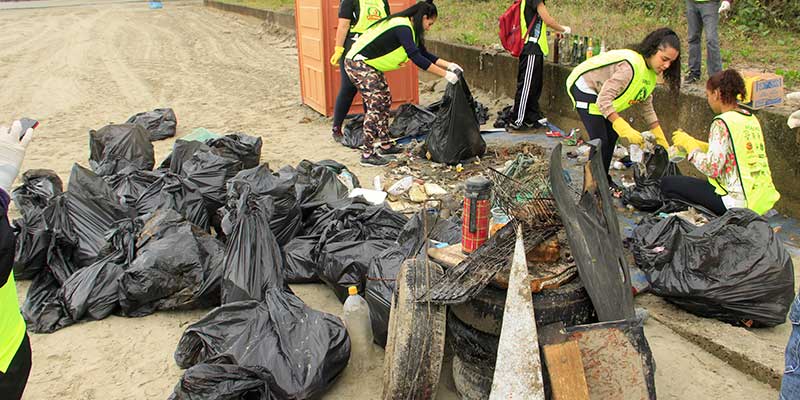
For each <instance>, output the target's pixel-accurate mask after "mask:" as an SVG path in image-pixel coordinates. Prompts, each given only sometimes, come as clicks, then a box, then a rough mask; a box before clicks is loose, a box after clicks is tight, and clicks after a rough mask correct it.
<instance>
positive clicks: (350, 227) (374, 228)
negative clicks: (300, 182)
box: [305, 198, 408, 248]
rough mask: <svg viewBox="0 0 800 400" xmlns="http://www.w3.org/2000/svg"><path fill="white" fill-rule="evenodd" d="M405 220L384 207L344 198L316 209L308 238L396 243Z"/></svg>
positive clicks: (321, 241)
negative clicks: (388, 241) (318, 237)
mask: <svg viewBox="0 0 800 400" xmlns="http://www.w3.org/2000/svg"><path fill="white" fill-rule="evenodd" d="M407 221H408V219H407V218H406V217H405V216H404V215H403V214H400V213H398V212H396V211H393V210H391V209H390V208H388V207H386V206H384V205H373V204H370V203H368V202H367V201H366V200H364V199H363V198H347V199H342V200H340V201H337V202H332V203H330V204H326V205H325V206H322V207H319V209H317V210H316V211H315V212H314V213H313V214H312V215H311V216H310V217H309V219H308V221H307V224H306V228H305V232H306V234H307V235H319V236H320V244H319V245H318V246H317V247H318V248H321V247H322V246H324V245H325V244H327V243H332V242H343V241H358V240H396V239H397V236H398V235H399V234H400V231H401V230H402V229H403V225H405V223H406V222H407Z"/></svg>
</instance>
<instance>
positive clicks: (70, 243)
mask: <svg viewBox="0 0 800 400" xmlns="http://www.w3.org/2000/svg"><path fill="white" fill-rule="evenodd" d="M68 209H69V201H68V200H67V193H62V194H61V195H59V196H56V197H55V198H53V200H52V201H51V202H50V205H49V206H47V208H45V209H44V219H45V224H46V229H47V234H48V235H50V243H49V245H48V247H47V257H46V258H47V261H46V268H45V270H47V271H48V272H49V273H50V275H52V278H53V279H55V280H56V281H57V283H58V287H60V286H61V284H62V283H63V282H64V281H65V280H67V278H69V277H70V275H72V274H73V273H75V271H77V270H78V269H80V267H79V266H78V261H77V254H78V237H77V235H76V234H75V233H74V232H73V227H72V220H71V218H70V217H69V211H68Z"/></svg>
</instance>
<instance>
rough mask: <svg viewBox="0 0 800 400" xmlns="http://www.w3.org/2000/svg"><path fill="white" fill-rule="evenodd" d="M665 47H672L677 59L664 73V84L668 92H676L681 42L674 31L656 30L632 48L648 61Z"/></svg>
mask: <svg viewBox="0 0 800 400" xmlns="http://www.w3.org/2000/svg"><path fill="white" fill-rule="evenodd" d="M665 47H672V48H673V49H675V50H678V58H676V59H675V61H673V62H672V64H670V65H669V68H667V70H666V71H664V82H666V84H667V86H668V87H669V89H670V90H672V91H678V90H680V88H681V40H680V38H678V34H677V33H675V31H673V30H672V29H669V28H660V29H656V30H654V31H652V32H650V33H649V34H648V35H647V36H646V37H645V38H644V40H642V42H641V43H639V44H638V45H635V46H633V47H632V48H633V50H636V52H637V53H639V54H641V55H642V57H644V58H645V59H648V58H650V57H652V56H653V54H656V52H658V50H661V49H664V48H665Z"/></svg>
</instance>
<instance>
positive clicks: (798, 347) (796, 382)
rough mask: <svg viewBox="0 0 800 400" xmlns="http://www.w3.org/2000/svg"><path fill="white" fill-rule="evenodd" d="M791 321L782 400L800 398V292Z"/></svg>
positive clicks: (793, 304)
mask: <svg viewBox="0 0 800 400" xmlns="http://www.w3.org/2000/svg"><path fill="white" fill-rule="evenodd" d="M789 322H790V323H791V324H792V332H791V333H790V334H789V343H787V344H786V355H785V357H786V358H785V368H784V370H783V379H782V380H781V397H780V400H792V399H800V294H798V295H797V297H795V298H794V302H792V308H791V309H790V310H789Z"/></svg>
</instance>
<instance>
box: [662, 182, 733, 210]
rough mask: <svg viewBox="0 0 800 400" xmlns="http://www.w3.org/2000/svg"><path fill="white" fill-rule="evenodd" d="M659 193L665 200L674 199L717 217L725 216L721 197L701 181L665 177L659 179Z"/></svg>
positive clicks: (709, 185) (711, 187)
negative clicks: (710, 212)
mask: <svg viewBox="0 0 800 400" xmlns="http://www.w3.org/2000/svg"><path fill="white" fill-rule="evenodd" d="M661 193H662V195H663V196H664V199H665V200H666V199H674V200H680V201H682V202H684V203H688V204H697V205H699V206H703V207H705V208H707V209H708V210H709V211H712V212H714V214H717V215H722V214H725V211H727V208H725V203H723V202H722V197H720V195H718V194H717V193H716V192H714V186H711V184H710V183H708V181H705V180H702V179H697V178H692V177H690V176H680V175H675V176H665V177H663V178H661Z"/></svg>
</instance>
